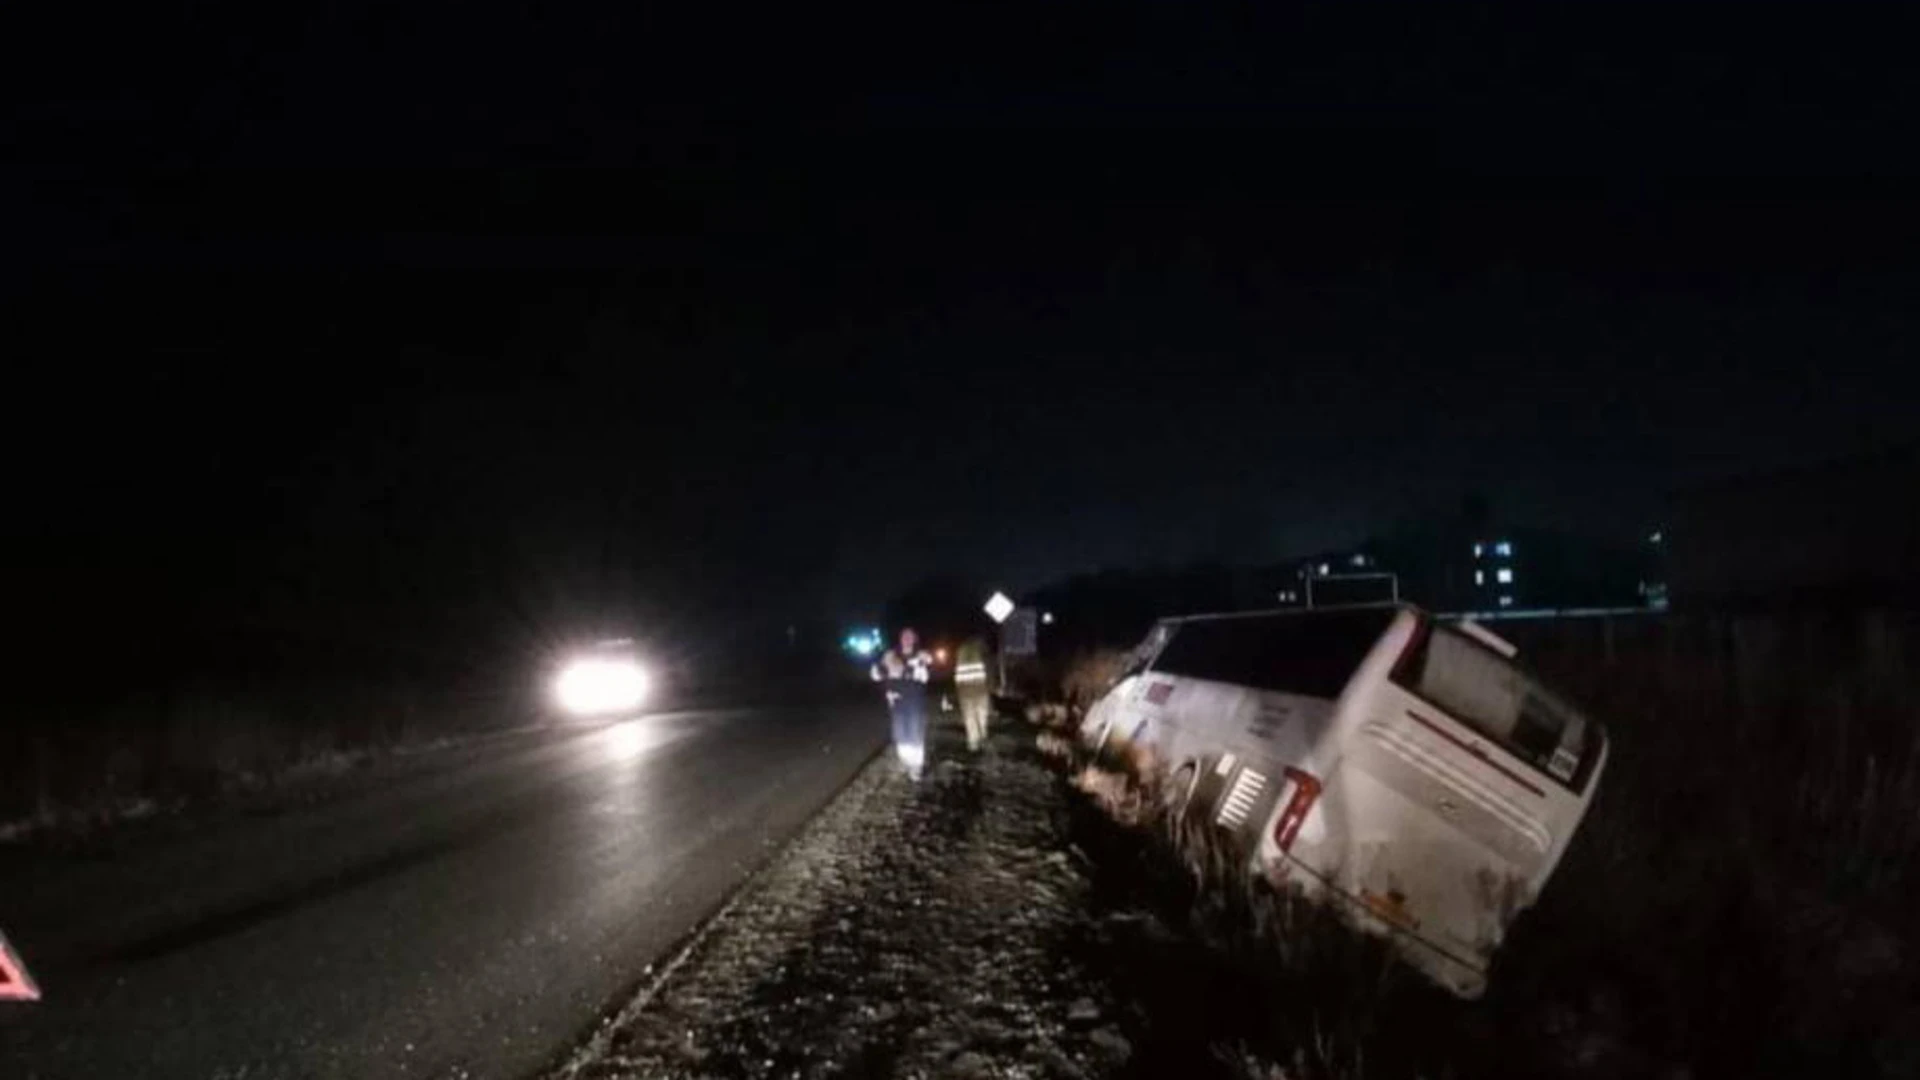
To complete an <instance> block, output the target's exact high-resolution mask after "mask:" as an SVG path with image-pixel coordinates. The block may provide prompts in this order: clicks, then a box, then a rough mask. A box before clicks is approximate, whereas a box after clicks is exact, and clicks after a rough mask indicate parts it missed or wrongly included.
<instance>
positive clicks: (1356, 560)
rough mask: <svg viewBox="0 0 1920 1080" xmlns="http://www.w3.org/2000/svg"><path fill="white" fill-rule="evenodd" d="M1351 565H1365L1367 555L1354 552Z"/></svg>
mask: <svg viewBox="0 0 1920 1080" xmlns="http://www.w3.org/2000/svg"><path fill="white" fill-rule="evenodd" d="M1353 565H1355V566H1365V565H1367V557H1366V556H1365V555H1361V554H1358V553H1356V554H1355V555H1354V557H1353Z"/></svg>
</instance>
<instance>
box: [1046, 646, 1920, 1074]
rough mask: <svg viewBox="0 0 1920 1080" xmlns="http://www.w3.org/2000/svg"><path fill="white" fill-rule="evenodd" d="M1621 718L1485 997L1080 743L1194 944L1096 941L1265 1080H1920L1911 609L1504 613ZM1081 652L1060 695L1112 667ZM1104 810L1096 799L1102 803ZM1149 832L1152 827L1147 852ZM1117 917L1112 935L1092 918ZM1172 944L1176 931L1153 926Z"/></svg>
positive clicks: (1160, 895)
mask: <svg viewBox="0 0 1920 1080" xmlns="http://www.w3.org/2000/svg"><path fill="white" fill-rule="evenodd" d="M1500 631H1501V632H1502V633H1503V634H1506V635H1508V636H1510V637H1512V638H1513V639H1514V640H1516V641H1517V642H1518V643H1519V644H1520V646H1521V650H1522V651H1521V656H1522V658H1523V659H1524V660H1526V661H1527V662H1529V663H1530V664H1532V665H1533V666H1534V667H1536V668H1538V669H1539V670H1541V671H1542V673H1543V674H1545V675H1546V676H1547V677H1548V678H1549V679H1550V680H1552V681H1553V682H1555V683H1556V684H1557V685H1559V686H1561V687H1562V688H1564V689H1566V690H1567V691H1568V692H1569V693H1571V694H1572V695H1573V696H1574V697H1575V698H1577V699H1579V700H1582V701H1584V702H1585V703H1586V704H1587V705H1588V707H1589V708H1590V709H1591V710H1592V711H1593V712H1594V714H1595V715H1597V716H1599V717H1600V718H1602V719H1603V720H1604V721H1605V722H1606V723H1607V724H1608V725H1609V728H1610V730H1611V732H1612V737H1613V757H1612V760H1611V762H1610V764H1609V766H1608V771H1607V774H1606V776H1605V778H1604V780H1603V783H1602V787H1601V791H1600V793H1599V796H1598V798H1597V799H1596V801H1595V804H1594V807H1593V810H1592V811H1591V813H1590V814H1589V816H1588V818H1587V820H1586V823H1585V824H1584V826H1583V827H1582V829H1581V832H1580V834H1579V835H1578V836H1577V837H1576V839H1575V841H1574V844H1573V846H1572V848H1571V849H1570V850H1569V852H1568V854H1567V856H1566V859H1565V861H1564V862H1563V863H1562V865H1561V867H1560V869H1559V870H1558V872H1557V873H1556V875H1555V876H1554V878H1553V880H1552V881H1551V882H1550V883H1549V884H1548V886H1547V889H1546V890H1545V892H1544V894H1543V896H1542V897H1541V899H1540V901H1539V903H1538V904H1537V905H1536V906H1535V907H1534V908H1533V909H1532V910H1531V911H1530V912H1528V913H1527V914H1526V915H1525V916H1523V917H1522V918H1521V920H1520V921H1519V922H1518V923H1517V924H1516V926H1515V928H1514V932H1513V934H1512V935H1511V937H1510V938H1509V940H1508V942H1507V944H1506V945H1505V947H1504V948H1503V949H1502V952H1501V954H1500V956H1499V960H1498V962H1497V966H1496V968H1495V971H1494V975H1493V981H1492V986H1491V988H1490V990H1489V992H1488V994H1487V996H1486V997H1485V998H1484V999H1483V1000H1481V1001H1479V1002H1472V1003H1469V1002H1460V1001H1455V1000H1453V999H1451V998H1449V997H1447V996H1446V995H1444V994H1442V993H1440V992H1438V991H1437V990H1433V989H1431V988H1429V987H1428V986H1426V985H1425V984H1424V982H1423V981H1422V980H1421V979H1420V978H1419V976H1417V975H1415V974H1414V973H1412V972H1411V971H1408V970H1406V969H1403V968H1402V967H1400V966H1399V965H1398V964H1397V963H1396V962H1394V961H1393V959H1392V958H1391V955H1390V953H1389V952H1388V950H1386V949H1385V948H1384V947H1383V946H1382V945H1381V944H1380V943H1379V942H1376V941H1372V940H1369V939H1366V938H1363V937H1361V936H1359V935H1355V934H1352V933H1349V932H1348V931H1346V930H1345V929H1344V928H1343V927H1341V926H1340V925H1338V924H1337V922H1335V921H1334V920H1332V919H1331V918H1330V917H1328V916H1327V915H1326V914H1325V913H1324V912H1321V911H1319V910H1317V909H1311V908H1307V907H1304V906H1302V905H1297V904H1295V903H1294V902H1292V901H1290V900H1287V899H1285V898H1281V897H1276V896H1274V895H1272V894H1271V893H1270V892H1268V891H1266V890H1264V889H1262V888H1259V887H1256V886H1255V884H1254V883H1253V882H1251V881H1250V880H1249V879H1248V876H1247V875H1246V874H1245V873H1244V872H1243V862H1242V859H1241V857H1240V856H1239V855H1238V854H1237V853H1235V852H1230V851H1225V850H1222V848H1221V845H1220V844H1219V842H1218V841H1217V838H1216V837H1215V836H1214V835H1213V834H1211V833H1210V832H1208V831H1207V830H1205V829H1204V828H1198V829H1196V828H1190V827H1185V826H1181V825H1179V824H1178V823H1175V822H1171V821H1169V820H1168V819H1167V817H1166V815H1165V814H1164V813H1163V811H1162V810H1161V809H1160V801H1159V799H1158V798H1157V796H1156V794H1155V792H1153V791H1152V790H1151V788H1150V787H1145V786H1143V785H1141V784H1139V783H1136V782H1134V781H1133V780H1132V779H1131V778H1130V777H1126V776H1121V775H1118V774H1114V773H1106V772H1102V771H1100V770H1098V769H1096V768H1094V767H1093V766H1092V765H1091V764H1090V763H1087V762H1085V761H1084V760H1080V759H1079V758H1078V755H1077V753H1076V751H1074V749H1073V748H1072V746H1071V744H1070V742H1069V738H1068V732H1067V730H1066V726H1067V725H1068V724H1070V723H1071V717H1072V715H1073V714H1074V711H1075V710H1065V709H1060V710H1052V711H1051V712H1036V718H1037V719H1040V720H1042V721H1046V720H1049V719H1052V720H1053V721H1054V722H1055V723H1056V724H1058V725H1059V730H1057V731H1055V732H1052V733H1049V734H1044V735H1042V736H1041V738H1042V745H1043V749H1050V750H1052V751H1053V753H1054V755H1055V757H1056V758H1057V759H1059V760H1062V761H1064V762H1067V766H1066V767H1067V768H1068V770H1069V772H1070V773H1071V774H1072V775H1073V776H1074V777H1075V779H1076V781H1077V783H1078V785H1079V786H1080V787H1081V788H1082V789H1083V790H1085V791H1087V792H1088V793H1089V794H1090V796H1091V798H1090V799H1088V800H1086V802H1085V803H1084V806H1085V807H1086V808H1087V813H1086V814H1085V815H1084V818H1083V820H1081V821H1080V822H1078V824H1077V830H1076V835H1077V837H1078V839H1077V841H1076V842H1077V843H1079V844H1080V845H1081V846H1082V847H1083V848H1085V849H1086V850H1088V851H1089V852H1093V853H1095V855H1096V857H1095V864H1096V866H1098V867H1100V868H1102V871H1103V873H1105V874H1106V875H1107V876H1108V878H1109V880H1108V881H1107V882H1105V883H1104V884H1103V887H1102V888H1097V889H1095V890H1094V893H1093V895H1095V896H1096V897H1100V896H1106V895H1117V894H1129V893H1130V894H1134V895H1136V896H1137V895H1145V896H1147V897H1148V898H1149V901H1148V902H1149V904H1150V906H1151V907H1153V908H1154V909H1155V910H1157V911H1159V912H1161V913H1162V915H1163V918H1164V920H1166V921H1167V924H1168V925H1177V926H1179V927H1180V936H1183V937H1184V936H1189V935H1190V936H1191V937H1193V938H1194V939H1196V940H1198V941H1200V942H1201V943H1203V944H1204V946H1205V947H1204V948H1202V949H1198V950H1188V951H1185V952H1183V951H1181V950H1180V949H1178V948H1175V947H1173V944H1174V943H1173V942H1165V943H1163V944H1158V945H1157V944H1156V938H1155V935H1153V934H1144V935H1142V936H1139V937H1138V938H1136V939H1133V940H1116V941H1111V942H1107V943H1105V944H1104V947H1103V948H1102V949H1101V950H1099V951H1100V952H1108V953H1111V954H1112V955H1113V956H1115V957H1124V958H1125V959H1124V960H1115V961H1114V964H1115V968H1114V977H1116V978H1125V977H1126V972H1127V971H1128V970H1134V971H1140V972H1152V973H1153V974H1152V976H1151V977H1144V976H1143V977H1140V978H1137V979H1136V980H1135V982H1136V987H1135V989H1136V990H1137V992H1138V993H1140V994H1142V995H1145V996H1146V998H1147V1000H1150V1001H1152V1002H1154V1006H1153V1007H1152V1008H1150V1009H1148V1010H1146V1015H1147V1016H1148V1017H1149V1018H1150V1020H1151V1024H1152V1027H1153V1029H1154V1030H1155V1031H1156V1032H1157V1033H1158V1034H1157V1036H1150V1037H1145V1038H1142V1039H1139V1040H1136V1047H1137V1048H1138V1053H1137V1055H1136V1058H1135V1062H1134V1064H1135V1066H1136V1067H1137V1068H1138V1069H1139V1070H1141V1071H1140V1073H1139V1074H1140V1075H1148V1074H1150V1073H1151V1072H1152V1070H1153V1068H1155V1067H1159V1068H1171V1067H1174V1065H1175V1062H1174V1061H1173V1060H1172V1059H1171V1056H1169V1057H1167V1058H1164V1059H1161V1058H1156V1053H1157V1052H1159V1051H1157V1050H1156V1048H1164V1052H1165V1053H1166V1054H1167V1055H1173V1054H1175V1053H1176V1052H1178V1053H1181V1054H1185V1055H1186V1057H1187V1060H1188V1062H1189V1064H1191V1058H1192V1051H1193V1047H1194V1046H1196V1045H1204V1046H1209V1047H1212V1048H1213V1049H1212V1055H1211V1056H1212V1059H1213V1064H1215V1065H1217V1066H1218V1067H1219V1068H1221V1069H1224V1070H1225V1071H1226V1072H1227V1073H1228V1074H1231V1075H1241V1076H1250V1077H1263V1078H1267V1077H1279V1076H1286V1077H1289V1078H1298V1077H1359V1076H1367V1077H1376V1076H1380V1077H1399V1076H1408V1077H1412V1076H1422V1077H1435V1076H1475V1077H1478V1076H1567V1077H1587V1076H1593V1077H1599V1076H1659V1077H1680V1076H1721V1075H1815V1074H1819V1075H1848V1076H1889V1077H1891V1076H1911V1075H1916V1074H1920V971H1917V969H1916V965H1915V963H1914V959H1913V955H1912V951H1913V948H1914V946H1915V944H1916V942H1920V932H1917V931H1920V917H1917V911H1920V909H1916V908H1915V906H1914V905H1913V904H1912V902H1911V897H1912V896H1913V890H1914V889H1915V887H1916V886H1920V875H1917V874H1916V869H1917V868H1920V861H1917V859H1916V856H1917V855H1920V704H1916V703H1920V622H1917V621H1916V620H1915V619H1914V618H1913V617H1911V616H1906V615H1887V614H1874V615H1855V616H1844V617H1842V616H1815V615H1807V616H1794V617H1786V616H1767V617H1760V616H1755V617H1744V618H1696V619H1687V618H1680V617H1654V616H1647V617H1641V618H1635V619H1625V620H1612V621H1607V622H1601V621H1579V620H1562V621H1558V622H1552V623H1537V624H1531V625H1528V624H1503V625H1502V626H1501V627H1500ZM1112 664H1113V659H1112V656H1111V655H1108V654H1099V653H1092V654H1088V655H1086V656H1085V657H1083V658H1081V659H1079V660H1078V661H1076V662H1073V663H1069V664H1067V665H1065V666H1064V668H1063V670H1062V673H1061V675H1060V676H1059V681H1058V683H1057V685H1058V686H1059V687H1060V692H1061V696H1062V697H1063V698H1067V699H1071V700H1075V701H1076V702H1078V703H1081V704H1084V702H1085V701H1086V700H1087V698H1086V695H1085V693H1084V689H1083V686H1084V684H1086V683H1088V682H1092V681H1095V680H1097V679H1100V678H1103V677H1105V675H1106V673H1108V672H1110V671H1111V670H1112ZM1096 807H1097V808H1099V811H1104V812H1096V811H1095V809H1094V808H1096ZM1143 835H1144V836H1145V837H1146V838H1147V839H1148V840H1149V842H1148V843H1146V844H1144V845H1143V844H1141V843H1140V842H1139V841H1140V840H1141V838H1142V836H1143ZM1103 925H1104V924H1103ZM1165 936H1166V935H1165V934H1164V933H1162V934H1160V935H1159V937H1162V938H1164V937H1165Z"/></svg>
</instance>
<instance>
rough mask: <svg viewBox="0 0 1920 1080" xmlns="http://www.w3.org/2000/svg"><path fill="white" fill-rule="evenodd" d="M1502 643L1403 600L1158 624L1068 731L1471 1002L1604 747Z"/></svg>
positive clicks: (1590, 782)
mask: <svg viewBox="0 0 1920 1080" xmlns="http://www.w3.org/2000/svg"><path fill="white" fill-rule="evenodd" d="M1515 653H1516V650H1515V649H1514V647H1513V646H1512V645H1511V644H1509V643H1508V642H1506V641H1504V640H1502V639H1500V638H1499V637H1498V636H1496V635H1494V634H1493V633H1491V632H1490V631H1488V630H1486V629H1485V628H1483V627H1481V626H1478V625H1477V624H1474V623H1471V622H1465V623H1457V624H1455V623H1447V622H1444V621H1442V620H1439V619H1437V618H1435V617H1434V616H1433V615H1431V614H1429V613H1427V612H1425V611H1422V610H1420V609H1418V608H1415V607H1412V606H1409V605H1405V604H1382V605H1370V606H1361V607H1348V608H1339V609H1328V610H1316V611H1299V610H1291V611H1276V612H1254V613H1246V614H1231V615H1203V616H1192V617H1187V618H1174V619H1164V620H1162V621H1160V622H1159V623H1157V624H1155V626H1154V628H1153V630H1152V631H1151V632H1150V633H1149V634H1148V636H1147V639H1146V640H1145V641H1144V642H1142V643H1141V645H1140V647H1139V649H1138V650H1137V651H1136V653H1135V655H1134V656H1133V658H1132V661H1131V663H1130V664H1129V665H1128V668H1127V670H1126V673H1125V674H1124V675H1123V676H1122V677H1121V678H1120V680H1119V681H1118V682H1117V683H1116V684H1115V685H1114V686H1113V688H1112V689H1111V690H1109V691H1108V692H1107V694H1106V695H1104V696H1103V697H1102V698H1101V699H1100V700H1099V701H1098V702H1097V703H1096V704H1095V705H1094V706H1093V708H1092V709H1091V710H1090V711H1089V712H1088V714H1087V716H1086V718H1085V722H1084V724H1083V726H1082V728H1081V735H1082V738H1083V739H1084V740H1086V741H1087V742H1088V743H1089V744H1090V745H1092V746H1093V747H1095V748H1096V749H1097V750H1098V751H1099V752H1100V753H1101V755H1102V757H1104V758H1107V759H1109V760H1117V761H1123V762H1126V763H1128V764H1129V765H1130V766H1131V767H1132V768H1134V769H1136V770H1138V771H1141V772H1143V773H1146V774H1150V775H1151V776H1153V777H1154V778H1155V779H1157V780H1158V781H1159V782H1160V784H1161V790H1162V791H1163V792H1164V793H1165V795H1166V797H1167V798H1168V800H1169V802H1170V804H1171V805H1172V806H1173V807H1174V808H1175V809H1176V811H1178V812H1180V813H1182V814H1185V815H1189V816H1190V817H1191V818H1194V819H1199V820H1204V821H1205V822H1207V823H1208V824H1209V825H1210V826H1211V827H1213V828H1217V829H1221V830H1225V831H1226V832H1227V833H1228V834H1229V835H1230V837H1231V838H1232V839H1234V840H1235V841H1237V842H1238V843H1240V844H1242V845H1244V850H1245V851H1246V852H1247V853H1248V855H1249V857H1250V858H1251V859H1253V860H1254V862H1255V863H1256V866H1257V869H1258V870H1259V871H1260V872H1261V873H1262V874H1264V875H1265V877H1266V878H1267V880H1268V881H1270V882H1272V883H1273V884H1274V885H1276V886H1278V887H1281V888H1286V889H1293V890H1298V891H1300V892H1303V893H1306V894H1308V895H1311V896H1315V897H1318V898H1321V899H1324V900H1326V901H1328V902H1330V903H1332V904H1334V905H1335V906H1336V907H1338V908H1339V909H1340V910H1341V911H1342V912H1343V913H1344V914H1345V915H1346V916H1347V917H1348V918H1349V919H1350V921H1352V922H1354V923H1355V924H1357V925H1359V926H1360V927H1361V928H1363V929H1366V930H1368V931H1371V932H1375V933H1381V934H1386V935H1389V936H1391V937H1392V938H1393V940H1394V941H1395V943H1396V945H1397V946H1398V948H1399V951H1400V952H1401V953H1402V955H1404V956H1405V957H1406V958H1407V959H1408V960H1409V961H1411V962H1412V964H1413V965H1414V966H1415V967H1416V968H1418V969H1420V970H1421V971H1423V972H1425V973H1426V974H1427V975H1429V976H1431V977H1432V978H1433V979H1434V980H1435V981H1436V982H1438V983H1439V984H1440V985H1442V986H1444V987H1446V988H1447V989H1449V990H1451V991H1453V992H1454V993H1456V994H1459V995H1461V996H1464V997H1475V996H1478V995H1479V994H1480V993H1481V992H1482V991H1483V990H1484V989H1485V987H1486V979H1487V970H1488V967H1489V965H1490V963H1491V961H1492V958H1493V954H1494V952H1495V950H1496V949H1497V948H1498V947H1499V945H1500V942H1501V939H1502V937H1503V936H1504V935H1505V933H1506V931H1507V928H1508V927H1509V925H1510V924H1511V923H1512V921H1513V919H1514V918H1515V916H1517V915H1518V914H1519V913H1520V912H1521V911H1522V910H1524V909H1525V908H1526V907H1527V906H1528V905H1530V904H1531V903H1532V902H1533V900H1534V898H1535V897H1537V896H1538V895H1539V894H1540V890H1541V889H1542V888H1543V887H1544V886H1545V885H1546V882H1547V879H1548V878H1549V877H1550V876H1551V875H1552V874H1553V870H1554V867H1555V865H1557V864H1558V863H1559V861H1560V856H1561V855H1562V854H1563V853H1564V852H1565V851H1566V849H1567V843H1568V841H1569V840H1570V839H1572V837H1573V833H1574V830H1575V829H1577V828H1578V827H1579V825H1580V821H1581V818H1582V817H1584V816H1585V814H1586V811H1587V806H1588V804H1589V803H1590V802H1591V800H1592V798H1593V794H1594V791H1595V789H1596V788H1597V786H1598V784H1599V780H1600V774H1601V772H1602V770H1603V769H1604V768H1605V766H1606V758H1607V739H1606V733H1605V732H1604V731H1603V730H1602V728H1601V727H1600V725H1599V724H1598V723H1596V722H1594V721H1593V720H1592V719H1590V718H1589V717H1587V716H1585V715H1583V714H1582V713H1581V712H1580V711H1579V710H1578V709H1577V708H1575V707H1574V706H1572V705H1571V704H1569V703H1568V702H1567V701H1566V700H1565V699H1564V698H1562V697H1561V696H1560V695H1558V694H1556V693H1555V692H1554V691H1553V690H1552V689H1551V688H1549V687H1547V686H1546V685H1544V684H1543V683H1542V682H1541V681H1540V680H1539V679H1538V678H1537V677H1535V676H1534V675H1533V674H1532V673H1531V672H1529V671H1527V670H1526V669H1525V668H1524V667H1523V666H1522V665H1521V664H1519V663H1518V662H1516V660H1515Z"/></svg>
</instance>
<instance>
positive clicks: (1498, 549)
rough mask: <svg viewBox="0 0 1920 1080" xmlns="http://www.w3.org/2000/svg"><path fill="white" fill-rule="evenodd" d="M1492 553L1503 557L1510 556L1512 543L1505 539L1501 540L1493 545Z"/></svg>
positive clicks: (1511, 554)
mask: <svg viewBox="0 0 1920 1080" xmlns="http://www.w3.org/2000/svg"><path fill="white" fill-rule="evenodd" d="M1493 553H1494V554H1495V555H1499V556H1501V557H1503V558H1511V557H1512V556H1513V545H1512V544H1511V543H1509V542H1507V541H1505V540H1502V541H1500V542H1499V543H1497V544H1495V545H1493Z"/></svg>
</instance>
